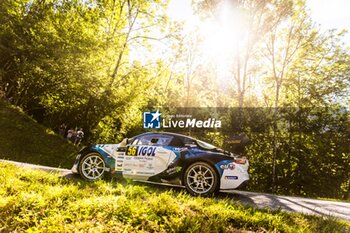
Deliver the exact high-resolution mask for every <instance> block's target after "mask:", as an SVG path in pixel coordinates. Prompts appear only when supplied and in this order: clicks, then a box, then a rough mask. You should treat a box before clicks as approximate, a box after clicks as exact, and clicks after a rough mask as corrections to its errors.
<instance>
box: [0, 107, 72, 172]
mask: <svg viewBox="0 0 350 233" xmlns="http://www.w3.org/2000/svg"><path fill="white" fill-rule="evenodd" d="M77 151H78V148H77V147H75V146H73V145H72V144H71V143H68V142H67V141H66V140H65V139H64V138H61V137H60V136H58V135H56V134H55V133H54V132H52V130H50V129H48V128H45V127H44V126H42V125H40V124H38V123H37V122H36V121H35V120H33V119H32V118H30V117H29V116H27V115H26V114H25V113H23V112H22V111H21V109H19V108H16V107H14V106H11V105H8V104H6V103H4V102H3V101H1V100H0V158H1V159H10V160H15V161H20V162H28V163H34V164H41V165H47V166H53V167H63V168H71V167H72V164H73V162H74V156H75V154H76V152H77Z"/></svg>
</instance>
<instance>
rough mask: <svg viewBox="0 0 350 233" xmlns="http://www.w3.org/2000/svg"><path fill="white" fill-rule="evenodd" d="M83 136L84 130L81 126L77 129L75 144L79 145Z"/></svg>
mask: <svg viewBox="0 0 350 233" xmlns="http://www.w3.org/2000/svg"><path fill="white" fill-rule="evenodd" d="M83 138H84V132H83V128H80V129H79V130H78V131H77V136H76V139H75V143H74V144H75V145H77V146H79V144H80V142H81V140H83Z"/></svg>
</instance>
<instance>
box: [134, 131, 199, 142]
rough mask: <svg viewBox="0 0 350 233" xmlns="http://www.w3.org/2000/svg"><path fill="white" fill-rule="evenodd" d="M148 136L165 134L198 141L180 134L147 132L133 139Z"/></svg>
mask: <svg viewBox="0 0 350 233" xmlns="http://www.w3.org/2000/svg"><path fill="white" fill-rule="evenodd" d="M148 134H164V135H170V136H176V137H181V138H187V139H190V140H195V141H197V139H195V138H192V137H190V136H187V135H183V134H178V133H172V132H147V133H143V134H139V135H136V136H134V137H133V138H135V137H139V136H143V135H148Z"/></svg>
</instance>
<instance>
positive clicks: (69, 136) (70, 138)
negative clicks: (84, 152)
mask: <svg viewBox="0 0 350 233" xmlns="http://www.w3.org/2000/svg"><path fill="white" fill-rule="evenodd" d="M73 133H74V130H73V128H70V129H69V130H68V131H67V140H69V141H71V142H73V140H72V137H73Z"/></svg>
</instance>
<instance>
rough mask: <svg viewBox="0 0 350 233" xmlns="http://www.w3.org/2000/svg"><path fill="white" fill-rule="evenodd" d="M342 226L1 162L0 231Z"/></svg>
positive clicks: (345, 226) (345, 228) (343, 225)
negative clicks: (66, 176) (81, 178)
mask: <svg viewBox="0 0 350 233" xmlns="http://www.w3.org/2000/svg"><path fill="white" fill-rule="evenodd" d="M13 231H16V232H23V231H27V232H79V231H80V232H246V231H258V232H293V233H294V232H349V231H350V224H349V223H347V222H343V221H339V220H336V219H334V218H329V217H316V216H307V215H301V214H293V213H285V212H280V211H272V210H261V209H255V208H252V207H246V206H243V205H240V204H238V203H236V202H235V201H234V200H233V199H229V198H203V197H192V196H190V195H188V194H186V193H185V192H182V191H178V190H172V189H162V188H157V187H154V186H149V185H137V184H134V183H130V182H122V181H119V182H116V181H115V180H114V181H110V182H106V181H98V182H95V183H88V182H85V181H81V180H71V179H67V178H63V177H59V175H58V174H55V173H45V172H43V171H39V170H31V169H26V168H18V167H15V166H14V165H11V164H7V163H0V232H13Z"/></svg>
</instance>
